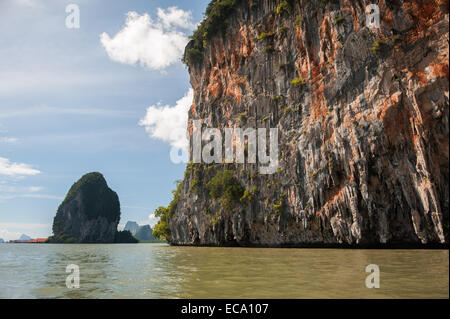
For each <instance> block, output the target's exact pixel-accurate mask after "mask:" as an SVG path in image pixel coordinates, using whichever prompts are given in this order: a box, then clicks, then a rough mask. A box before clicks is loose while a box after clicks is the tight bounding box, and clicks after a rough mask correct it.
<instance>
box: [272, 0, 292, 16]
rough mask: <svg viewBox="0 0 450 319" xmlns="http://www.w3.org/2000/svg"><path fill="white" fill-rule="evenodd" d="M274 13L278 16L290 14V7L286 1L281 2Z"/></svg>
mask: <svg viewBox="0 0 450 319" xmlns="http://www.w3.org/2000/svg"><path fill="white" fill-rule="evenodd" d="M276 12H277V14H278V15H283V14H290V13H291V12H292V7H291V5H290V4H289V2H288V1H286V0H282V1H280V3H279V4H278V6H277V10H276Z"/></svg>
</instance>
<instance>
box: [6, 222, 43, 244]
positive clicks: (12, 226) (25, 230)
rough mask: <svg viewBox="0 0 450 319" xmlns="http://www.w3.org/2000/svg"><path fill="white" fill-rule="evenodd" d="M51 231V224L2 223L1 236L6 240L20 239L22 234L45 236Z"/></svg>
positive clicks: (32, 236)
mask: <svg viewBox="0 0 450 319" xmlns="http://www.w3.org/2000/svg"><path fill="white" fill-rule="evenodd" d="M51 233H52V225H51V224H37V223H35V224H33V223H30V224H26V223H0V238H3V239H4V240H15V239H19V237H20V235H22V234H26V235H28V236H30V237H31V238H45V237H48V236H49V235H50V234H51Z"/></svg>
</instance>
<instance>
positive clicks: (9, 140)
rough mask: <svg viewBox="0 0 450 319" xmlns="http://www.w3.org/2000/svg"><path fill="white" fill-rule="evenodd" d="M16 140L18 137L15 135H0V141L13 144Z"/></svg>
mask: <svg viewBox="0 0 450 319" xmlns="http://www.w3.org/2000/svg"><path fill="white" fill-rule="evenodd" d="M18 141H19V139H18V138H15V137H0V143H5V144H14V143H17V142H18Z"/></svg>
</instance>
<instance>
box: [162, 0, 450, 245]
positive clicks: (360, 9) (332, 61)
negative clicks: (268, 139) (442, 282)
mask: <svg viewBox="0 0 450 319" xmlns="http://www.w3.org/2000/svg"><path fill="white" fill-rule="evenodd" d="M291 2H293V5H292V10H291V12H290V13H286V12H285V13H280V14H277V13H276V11H277V10H276V8H277V2H276V1H269V0H261V1H238V3H239V4H238V5H237V7H236V9H235V10H234V13H233V14H232V15H231V16H230V17H229V20H228V21H229V23H228V27H227V32H226V36H222V35H220V34H218V35H216V36H214V37H212V38H211V39H210V40H209V42H208V44H207V47H206V49H205V51H204V53H203V62H201V63H192V62H191V63H190V64H189V72H190V75H191V84H192V87H193V88H194V90H195V96H194V102H193V105H192V107H191V109H190V112H189V126H188V133H189V135H191V136H192V134H193V121H194V120H197V119H201V120H203V122H204V124H205V126H207V127H214V128H222V129H223V128H224V127H242V128H246V127H251V128H261V127H265V128H278V130H279V147H280V169H279V170H278V172H277V173H275V174H273V175H260V174H259V170H258V164H239V165H237V164H216V165H205V164H192V165H190V167H189V169H188V170H187V172H186V176H185V178H184V181H183V184H182V187H181V190H182V193H181V195H182V196H181V197H180V200H179V202H178V206H177V210H176V212H175V214H174V216H173V217H172V218H171V221H170V229H171V239H170V242H171V243H172V244H175V245H265V246H282V245H294V246H303V245H311V244H318V245H360V246H364V245H378V244H405V245H422V244H434V243H438V244H447V243H448V223H449V217H448V216H449V197H448V194H449V182H448V180H449V122H448V121H449V95H448V92H449V87H448V86H449V84H448V80H449V73H448V70H449V67H448V53H449V48H448V43H449V42H448V41H449V36H448V34H449V33H448V28H449V15H448V12H449V8H448V1H444V0H429V1H428V0H427V1H425V0H423V1H421V0H418V1H401V0H396V1H380V10H381V27H380V28H379V29H368V28H367V27H366V15H365V8H366V6H367V5H368V4H370V3H371V1H364V0H362V1H347V0H341V1H320V0H301V1H291ZM263 33H266V34H268V35H269V36H261V34H263ZM192 45H193V44H192V43H190V44H189V45H188V49H189V48H190V47H191V46H192ZM295 79H297V81H294V82H292V81H293V80H295ZM241 114H244V115H245V116H241ZM243 118H245V120H243ZM225 168H226V169H230V170H233V171H234V172H235V177H236V178H237V180H238V181H239V183H240V184H241V185H242V186H243V187H244V188H245V189H247V190H255V192H254V194H253V196H251V198H246V199H245V200H242V201H240V202H239V203H236V204H235V205H234V206H233V207H232V208H231V209H224V208H223V207H221V205H220V203H219V202H218V201H217V200H214V199H213V198H212V197H211V196H210V194H209V191H208V188H207V187H206V185H207V183H208V181H209V180H211V178H212V177H213V176H214V174H215V172H217V171H218V170H223V169H225ZM280 207H281V208H280Z"/></svg>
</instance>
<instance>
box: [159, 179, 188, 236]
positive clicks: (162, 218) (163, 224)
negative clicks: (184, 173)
mask: <svg viewBox="0 0 450 319" xmlns="http://www.w3.org/2000/svg"><path fill="white" fill-rule="evenodd" d="M176 184H177V187H176V189H175V190H173V191H172V195H173V199H172V201H171V202H170V204H169V206H167V207H164V206H160V207H158V208H157V209H156V210H155V217H159V221H158V223H157V224H156V225H155V227H154V228H153V234H152V235H153V237H155V238H158V239H164V240H168V239H170V226H169V222H170V219H171V218H172V217H173V215H174V214H175V210H176V208H177V205H178V201H179V199H180V196H181V185H182V181H177V182H176Z"/></svg>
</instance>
